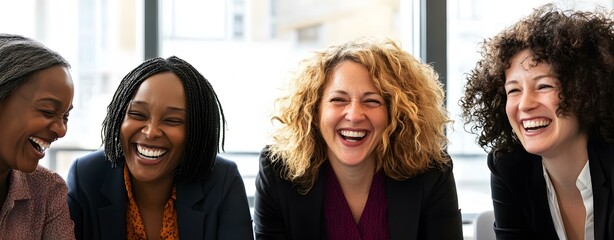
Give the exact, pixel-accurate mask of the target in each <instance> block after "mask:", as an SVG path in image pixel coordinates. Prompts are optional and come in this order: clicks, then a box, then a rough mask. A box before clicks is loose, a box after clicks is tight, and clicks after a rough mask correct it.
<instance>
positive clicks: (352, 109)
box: [345, 102, 365, 122]
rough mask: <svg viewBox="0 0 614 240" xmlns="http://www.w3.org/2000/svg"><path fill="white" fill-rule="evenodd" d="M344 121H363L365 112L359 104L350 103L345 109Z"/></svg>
mask: <svg viewBox="0 0 614 240" xmlns="http://www.w3.org/2000/svg"><path fill="white" fill-rule="evenodd" d="M345 119H347V120H349V121H351V122H359V121H362V120H364V119H365V111H364V108H363V106H362V105H361V104H360V103H357V102H352V103H350V104H349V105H348V106H347V107H346V113H345Z"/></svg>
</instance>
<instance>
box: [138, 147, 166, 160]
mask: <svg viewBox="0 0 614 240" xmlns="http://www.w3.org/2000/svg"><path fill="white" fill-rule="evenodd" d="M136 150H137V151H138V152H139V154H141V155H143V156H144V157H147V158H157V157H160V156H162V155H164V154H165V153H166V150H163V149H159V148H147V147H144V146H141V145H136Z"/></svg>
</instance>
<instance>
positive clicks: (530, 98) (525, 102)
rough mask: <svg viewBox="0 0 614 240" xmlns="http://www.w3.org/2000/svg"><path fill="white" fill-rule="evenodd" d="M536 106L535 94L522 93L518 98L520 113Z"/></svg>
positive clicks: (530, 92)
mask: <svg viewBox="0 0 614 240" xmlns="http://www.w3.org/2000/svg"><path fill="white" fill-rule="evenodd" d="M536 106H537V101H535V94H534V93H533V92H532V91H523V92H522V95H521V96H520V102H519V103H518V109H519V110H521V111H528V110H531V109H533V108H535V107H536Z"/></svg>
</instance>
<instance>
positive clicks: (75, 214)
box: [67, 150, 253, 240]
mask: <svg viewBox="0 0 614 240" xmlns="http://www.w3.org/2000/svg"><path fill="white" fill-rule="evenodd" d="M67 183H68V206H69V209H70V215H71V218H72V219H73V221H74V222H75V235H76V238H77V239H87V240H94V239H126V206H127V201H128V196H127V194H126V187H125V184H124V170H123V167H121V166H120V167H115V168H112V167H111V164H110V162H109V161H106V159H105V156H104V151H103V150H98V151H96V152H93V153H90V154H88V155H86V156H84V157H81V158H78V159H77V160H75V161H74V163H73V164H72V166H71V167H70V170H69V173H68V180H67ZM176 188H177V200H176V202H175V208H176V211H177V222H178V228H179V238H180V239H182V240H183V239H224V240H225V239H253V232H252V221H251V216H250V212H249V205H248V202H247V196H246V194H245V186H244V185H243V179H242V178H241V175H240V174H239V171H238V169H237V165H236V164H235V163H234V162H231V161H228V160H225V159H223V158H222V157H220V156H218V157H217V159H216V162H215V165H214V167H213V170H212V171H211V175H210V176H209V178H207V180H206V181H205V183H203V184H181V183H178V184H176Z"/></svg>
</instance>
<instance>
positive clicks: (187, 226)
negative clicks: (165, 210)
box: [175, 184, 205, 239]
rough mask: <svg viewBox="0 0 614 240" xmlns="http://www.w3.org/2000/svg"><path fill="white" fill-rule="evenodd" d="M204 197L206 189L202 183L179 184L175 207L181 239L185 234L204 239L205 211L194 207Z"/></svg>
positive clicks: (191, 237)
mask: <svg viewBox="0 0 614 240" xmlns="http://www.w3.org/2000/svg"><path fill="white" fill-rule="evenodd" d="M204 198H205V194H204V190H203V189H202V187H201V186H200V185H198V184H177V200H176V202H175V208H176V209H177V222H178V225H179V226H178V228H179V234H180V236H179V238H180V239H183V238H184V237H185V236H188V237H189V238H190V239H204V237H203V236H204V232H203V230H204V229H205V212H204V211H203V210H199V209H198V208H195V207H194V206H195V205H197V204H198V203H199V202H201V201H202V200H203V199H204ZM182 236H183V237H182ZM188 237H185V238H188Z"/></svg>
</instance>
